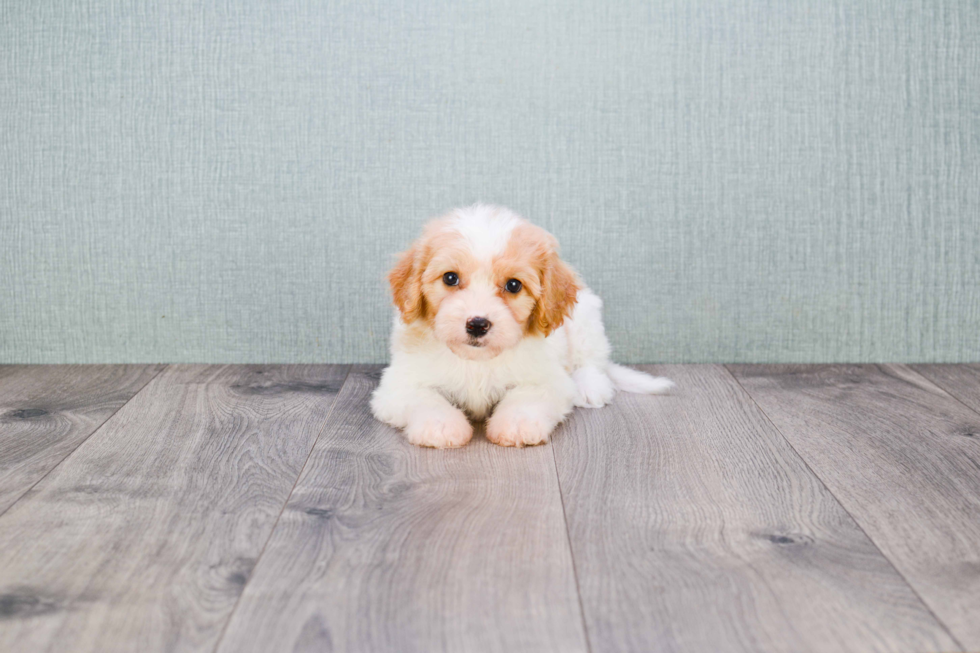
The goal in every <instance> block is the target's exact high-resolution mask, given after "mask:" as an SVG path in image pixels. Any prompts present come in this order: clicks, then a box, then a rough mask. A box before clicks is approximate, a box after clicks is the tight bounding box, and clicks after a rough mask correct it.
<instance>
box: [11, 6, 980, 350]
mask: <svg viewBox="0 0 980 653" xmlns="http://www.w3.org/2000/svg"><path fill="white" fill-rule="evenodd" d="M201 4H204V5H206V6H204V7H202V6H200V5H199V4H196V3H195V4H190V3H187V4H184V3H179V2H143V1H142V0H125V1H114V2H113V1H102V0H79V1H78V2H57V3H56V2H51V1H49V0H37V1H36V2H15V1H13V0H7V1H6V2H3V3H2V8H0V130H2V131H0V134H2V140H0V275H2V278H0V361H3V362H88V361H105V362H115V361H231V362H237V361H255V362H265V361H299V362H307V361H364V362H369V361H382V360H384V359H385V357H386V343H385V337H386V334H387V333H388V329H389V321H390V313H389V308H388V296H387V291H386V288H385V286H384V282H383V276H384V272H385V270H386V268H387V266H388V264H389V263H390V261H391V255H392V254H393V253H394V252H396V251H398V250H399V249H401V248H403V247H404V246H405V245H406V244H407V243H408V241H409V240H410V239H411V237H412V236H413V235H414V234H415V233H416V231H417V229H418V227H419V225H420V224H421V222H422V221H423V220H424V219H425V218H426V217H427V216H431V215H433V214H435V213H437V212H439V211H441V210H443V209H445V208H448V207H451V206H453V205H459V204H467V203H472V202H474V201H477V200H481V201H488V202H494V203H500V204H505V205H509V206H511V207H512V208H514V209H516V210H518V211H520V212H522V213H524V214H525V215H527V216H528V217H530V218H531V219H533V220H535V221H536V222H538V223H539V224H542V225H543V226H545V227H546V228H548V229H550V230H552V231H553V232H554V233H555V234H556V235H557V236H558V237H559V238H560V240H561V241H562V243H563V247H564V251H565V253H566V255H567V258H568V259H569V260H570V261H571V262H572V263H573V264H575V265H576V266H577V267H578V268H579V270H580V271H581V272H582V273H583V274H584V276H585V278H586V279H587V280H588V281H589V282H590V284H591V285H592V286H593V287H594V288H595V289H596V290H597V291H598V292H599V293H600V294H601V295H602V296H603V297H604V298H605V301H606V310H607V324H608V330H609V332H610V335H611V337H612V340H613V344H614V346H615V349H616V355H617V358H619V359H620V360H624V361H631V362H641V361H688V362H693V361H755V362H765V361H804V362H812V361H841V360H847V361H885V360H887V361H976V360H980V5H978V3H977V2H975V1H973V2H967V1H965V0H963V1H952V0H920V1H911V0H873V1H872V0H868V1H859V0H851V1H840V0H838V1H836V2H834V1H825V0H799V1H793V2H783V3H778V2H765V1H763V0H714V1H696V0H676V1H673V2H669V1H657V2H644V1H639V0H631V1H629V2H615V1H614V2H610V1H609V0H593V1H590V2H572V3H569V2H561V1H559V0H547V1H546V2H528V1H526V0H514V1H501V2H479V3H477V2H450V1H448V0H437V1H427V0H422V1H419V2H393V1H389V0H384V1H379V2H363V1H356V2H344V3H322V2H312V1H311V2H296V1H289V0H287V1H284V2H268V3H260V2H252V1H248V0H245V1H243V0H226V1H223V2H207V3H201Z"/></svg>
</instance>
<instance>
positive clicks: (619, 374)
mask: <svg viewBox="0 0 980 653" xmlns="http://www.w3.org/2000/svg"><path fill="white" fill-rule="evenodd" d="M606 374H608V375H609V378H610V379H612V382H613V384H614V385H615V386H616V387H617V388H619V389H620V390H622V391H624V392H636V393H638V394H646V395H659V394H663V393H665V392H667V391H668V390H670V389H671V388H673V387H674V385H675V384H674V382H673V381H671V380H670V379H668V378H665V377H662V376H650V375H649V374H644V373H643V372H638V371H636V370H634V369H630V368H629V367H623V366H622V365H613V364H610V365H609V367H607V368H606Z"/></svg>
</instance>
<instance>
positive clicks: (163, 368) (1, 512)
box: [0, 364, 169, 518]
mask: <svg viewBox="0 0 980 653" xmlns="http://www.w3.org/2000/svg"><path fill="white" fill-rule="evenodd" d="M148 366H152V364H148ZM4 367H7V366H4ZM27 367H34V366H27ZM168 367H169V365H167V364H160V367H159V369H157V370H156V372H154V373H153V374H151V375H150V378H148V379H147V380H146V381H145V382H144V383H143V385H141V386H140V387H139V389H138V390H137V391H136V392H134V393H133V394H132V395H130V397H129V398H128V399H126V400H125V401H124V402H123V403H122V404H120V405H119V406H118V407H117V408H116V409H115V410H113V411H112V412H111V413H109V414H108V415H107V416H106V418H105V419H104V420H102V422H101V423H99V425H98V426H96V427H95V428H94V429H92V431H91V432H90V433H89V434H88V435H86V436H85V437H84V438H82V439H81V440H80V441H79V442H78V444H76V445H75V446H74V447H72V448H71V450H70V451H68V453H66V454H65V455H64V456H63V457H62V458H61V460H59V461H58V462H57V463H55V464H54V465H52V466H51V467H50V468H49V469H48V470H47V471H45V472H44V473H43V474H42V475H41V476H40V477H39V478H38V479H37V480H35V481H34V482H33V483H31V484H30V486H29V487H27V488H25V489H24V491H23V492H21V493H20V495H18V497H17V498H16V499H14V500H13V501H11V502H10V504H9V505H7V506H6V507H5V508H3V510H0V518H2V517H3V516H4V515H5V514H6V513H7V512H8V511H9V510H10V509H11V508H13V507H14V506H15V505H16V504H17V503H18V502H19V501H20V500H21V499H23V498H24V497H26V496H27V495H28V494H30V492H31V490H33V489H34V488H35V487H37V485H38V483H40V482H41V481H43V480H44V479H45V478H47V477H48V475H49V474H51V472H53V471H54V470H55V469H57V468H58V467H60V466H61V465H62V464H64V462H65V461H66V460H68V459H69V458H70V457H71V456H72V454H74V453H75V452H76V451H78V449H79V448H80V447H81V446H82V445H83V444H85V443H86V442H88V440H89V439H90V438H91V437H92V436H93V435H95V434H96V433H98V432H99V431H100V430H101V429H102V428H103V427H104V426H105V425H106V422H108V421H109V420H110V419H112V418H113V417H114V416H115V415H116V413H118V412H119V411H120V410H122V409H123V408H124V407H125V406H126V405H127V404H129V402H131V401H132V400H133V399H134V398H136V396H137V395H138V394H139V393H141V392H143V390H144V389H145V388H146V387H147V386H148V385H150V383H152V382H153V380H154V379H156V378H157V377H159V376H160V374H162V373H163V372H165V371H166V369H167V368H168ZM2 399H3V397H0V400H2Z"/></svg>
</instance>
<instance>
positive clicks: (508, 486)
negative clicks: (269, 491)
mask: <svg viewBox="0 0 980 653" xmlns="http://www.w3.org/2000/svg"><path fill="white" fill-rule="evenodd" d="M379 373H380V370H379V369H378V368H373V367H360V368H354V370H352V372H351V374H350V376H349V377H348V379H347V383H346V384H345V385H344V389H343V392H342V393H341V396H340V398H339V399H338V408H337V412H336V413H335V414H334V416H333V418H332V419H331V424H330V426H329V427H328V428H327V430H326V431H325V432H324V434H323V435H322V436H321V437H320V439H319V441H318V442H317V445H316V448H315V450H314V452H313V454H312V456H311V458H310V462H309V464H307V466H306V469H305V471H304V472H303V475H302V477H301V479H300V481H299V483H298V484H297V486H296V489H295V491H294V492H293V495H292V497H291V498H290V500H289V504H288V505H287V507H286V510H285V511H284V513H283V516H282V518H281V519H280V520H279V525H278V527H277V528H276V531H275V533H274V534H273V537H272V539H271V540H270V542H269V546H268V547H267V549H266V551H265V554H264V555H263V556H262V559H261V561H260V562H259V564H258V566H257V568H256V570H255V574H254V576H253V578H252V580H251V582H250V583H249V585H248V587H247V588H246V590H245V593H244V595H243V597H242V601H241V604H240V605H239V607H238V609H237V610H236V611H235V614H234V616H233V618H232V620H231V622H230V624H229V627H228V632H227V633H226V636H225V637H224V639H223V640H222V642H221V646H220V649H219V650H221V651H229V652H235V653H238V652H241V651H272V650H332V651H374V652H378V651H474V650H478V651H502V652H508V653H509V652H512V651H565V652H567V651H582V650H585V640H584V634H583V632H582V623H581V615H580V612H579V605H578V601H577V596H576V592H575V581H574V572H573V568H572V561H571V557H570V555H569V551H568V541H567V537H566V533H565V528H564V523H563V518H562V507H561V498H560V495H559V492H558V486H557V479H556V476H555V469H554V461H553V460H552V457H551V451H550V449H549V448H548V447H533V448H529V449H505V448H502V447H497V446H495V445H492V444H490V443H489V442H487V441H486V440H485V439H484V438H483V437H482V436H480V435H477V437H475V438H474V440H473V441H472V442H471V443H470V444H468V445H467V446H466V447H464V448H462V449H455V450H433V449H423V448H419V447H415V446H412V445H410V444H408V443H407V442H406V440H405V438H404V437H403V436H402V435H401V434H400V433H398V432H396V431H395V430H393V429H391V428H390V427H388V426H385V425H384V424H381V423H379V422H377V421H375V420H374V419H373V418H372V417H371V414H370V411H369V409H368V399H369V396H370V394H371V392H372V391H373V390H374V388H375V387H376V385H377V378H378V376H379Z"/></svg>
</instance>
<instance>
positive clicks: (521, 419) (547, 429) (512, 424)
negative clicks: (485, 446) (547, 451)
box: [487, 408, 554, 447]
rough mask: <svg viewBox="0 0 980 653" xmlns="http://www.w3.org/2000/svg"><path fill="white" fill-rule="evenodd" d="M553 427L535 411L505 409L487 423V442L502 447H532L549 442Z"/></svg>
mask: <svg viewBox="0 0 980 653" xmlns="http://www.w3.org/2000/svg"><path fill="white" fill-rule="evenodd" d="M553 427H554V425H553V424H552V423H551V421H550V420H548V419H545V418H544V416H542V415H540V414H539V413H537V412H536V411H535V410H534V409H521V408H510V409H507V408H505V409H503V410H501V411H500V412H497V413H494V414H493V415H492V416H491V417H490V420H489V421H488V422H487V440H490V442H493V443H494V444H499V445H500V446H502V447H530V446H533V445H536V444H543V443H545V442H547V441H548V435H549V434H550V433H551V429H552V428H553Z"/></svg>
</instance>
